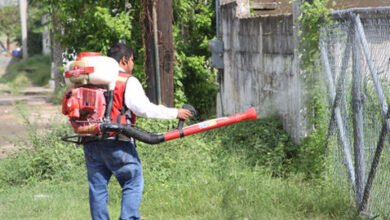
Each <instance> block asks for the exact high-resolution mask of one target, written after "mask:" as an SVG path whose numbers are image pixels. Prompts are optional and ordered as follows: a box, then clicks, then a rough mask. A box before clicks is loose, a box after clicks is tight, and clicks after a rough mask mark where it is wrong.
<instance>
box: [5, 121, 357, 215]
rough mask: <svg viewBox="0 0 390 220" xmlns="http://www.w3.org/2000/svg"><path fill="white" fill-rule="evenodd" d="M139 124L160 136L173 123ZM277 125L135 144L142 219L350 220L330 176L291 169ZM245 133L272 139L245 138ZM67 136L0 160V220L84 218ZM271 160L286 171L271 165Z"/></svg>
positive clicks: (82, 176) (113, 197) (115, 207)
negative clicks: (314, 176) (140, 163)
mask: <svg viewBox="0 0 390 220" xmlns="http://www.w3.org/2000/svg"><path fill="white" fill-rule="evenodd" d="M140 124H141V125H142V126H143V127H145V128H146V129H148V130H150V129H151V127H153V128H154V129H155V130H159V131H162V130H165V129H166V128H167V126H168V127H169V126H173V125H174V124H176V122H167V123H160V122H155V121H142V120H140ZM279 126H280V124H279V122H278V121H276V120H275V119H265V120H260V121H256V122H244V123H240V124H239V125H233V126H230V127H229V128H223V129H218V130H215V131H209V132H207V133H202V134H197V135H193V136H189V137H186V138H184V139H180V140H175V141H171V142H167V143H163V144H160V145H157V146H148V145H145V144H143V143H139V144H138V150H139V154H140V157H141V160H142V161H143V168H144V176H145V191H144V196H143V201H142V204H141V213H142V215H143V216H144V217H145V218H146V219H148V220H154V219H177V220H182V219H191V220H192V219H210V220H211V219H212V220H214V219H248V220H249V219H332V220H333V219H356V215H355V211H354V210H355V207H354V203H353V200H352V199H351V197H350V195H349V193H348V192H346V191H344V190H342V189H341V188H340V187H339V186H336V185H335V184H333V183H332V182H331V181H330V180H328V178H317V179H310V178H309V179H308V178H306V177H305V176H304V175H303V174H301V173H299V172H295V171H294V169H291V168H289V166H293V165H292V164H294V163H291V164H289V163H288V161H290V160H291V158H292V157H293V155H292V154H291V152H292V151H291V148H292V147H294V145H293V144H292V143H291V142H290V141H289V139H288V138H286V137H287V136H286V135H285V134H284V132H283V131H282V130H279V129H278V128H279ZM248 127H251V128H252V129H251V130H254V131H256V132H260V133H261V132H266V131H264V129H267V132H269V133H270V134H262V135H248V134H247V133H248V130H247V128H248ZM66 132H69V129H68V128H67V126H66V125H65V126H62V125H60V126H57V127H56V128H55V129H54V130H53V131H51V132H47V134H46V135H45V136H44V137H42V136H36V135H35V133H34V132H32V136H31V137H32V140H31V143H32V144H33V149H32V150H29V151H27V152H21V153H19V154H18V155H17V156H16V157H14V158H8V159H5V160H1V161H0V186H1V187H0V201H1V203H0V219H89V207H88V184H87V180H86V171H85V167H84V164H83V156H82V149H81V148H74V147H72V146H71V145H67V144H64V143H63V142H61V141H60V140H59V137H60V136H61V135H63V134H64V133H66ZM241 132H243V133H241ZM271 134H273V135H271ZM253 136H256V137H253ZM238 139H242V141H241V142H238ZM229 140H230V141H229ZM229 143H230V144H229ZM275 144H276V145H277V146H279V147H274V146H275ZM281 146H285V147H281ZM295 147H296V146H295ZM279 148H281V149H279ZM286 148H287V149H286ZM261 152H266V154H262V153H261ZM251 154H256V155H251ZM256 158H258V159H257V160H256ZM273 158H277V161H279V163H281V164H283V167H284V168H285V169H283V167H282V168H281V166H280V165H279V164H276V163H270V161H271V160H273ZM45 161H46V162H45ZM26 167H29V168H28V169H26ZM26 170H27V171H28V172H27V171H26ZM109 194H110V197H109V209H110V214H111V218H112V219H118V218H119V212H120V203H121V195H120V187H119V184H118V183H117V182H116V181H115V180H114V178H113V179H112V181H111V183H110V185H109Z"/></svg>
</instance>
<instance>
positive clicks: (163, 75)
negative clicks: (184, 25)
mask: <svg viewBox="0 0 390 220" xmlns="http://www.w3.org/2000/svg"><path fill="white" fill-rule="evenodd" d="M142 10H143V18H142V19H143V24H144V36H143V37H144V42H145V72H146V75H147V89H146V93H147V95H148V97H149V99H150V100H151V101H152V102H154V103H157V104H164V105H166V106H173V102H174V96H173V85H174V81H173V62H174V51H173V35H172V23H173V9H172V0H142ZM160 97H161V98H160ZM160 100H161V103H159V102H160Z"/></svg>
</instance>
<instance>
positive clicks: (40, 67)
mask: <svg viewBox="0 0 390 220" xmlns="http://www.w3.org/2000/svg"><path fill="white" fill-rule="evenodd" d="M50 69H51V61H50V57H48V56H42V55H35V56H32V57H29V58H28V59H26V60H15V61H14V62H11V64H10V65H9V66H8V67H7V69H6V72H5V74H4V75H3V76H2V77H1V78H0V82H2V83H10V84H14V85H15V86H18V87H22V86H23V85H24V86H27V85H28V84H30V83H29V82H26V81H23V82H25V83H22V84H19V83H18V81H19V80H20V79H21V77H24V78H27V79H29V81H30V82H32V83H33V84H34V85H39V86H44V85H47V83H48V81H49V79H50Z"/></svg>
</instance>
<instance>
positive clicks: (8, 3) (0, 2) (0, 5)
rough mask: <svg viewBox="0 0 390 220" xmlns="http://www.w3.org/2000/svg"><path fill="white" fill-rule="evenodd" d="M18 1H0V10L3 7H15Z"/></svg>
mask: <svg viewBox="0 0 390 220" xmlns="http://www.w3.org/2000/svg"><path fill="white" fill-rule="evenodd" d="M18 2H19V1H18V0H0V8H2V7H4V6H10V5H17V4H18Z"/></svg>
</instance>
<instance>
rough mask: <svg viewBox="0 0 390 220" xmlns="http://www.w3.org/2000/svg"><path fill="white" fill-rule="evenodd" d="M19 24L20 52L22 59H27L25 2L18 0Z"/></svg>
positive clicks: (25, 0)
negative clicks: (20, 31) (20, 36)
mask: <svg viewBox="0 0 390 220" xmlns="http://www.w3.org/2000/svg"><path fill="white" fill-rule="evenodd" d="M19 10H20V24H21V29H22V51H23V59H27V58H28V45H27V0H19Z"/></svg>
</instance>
